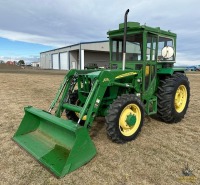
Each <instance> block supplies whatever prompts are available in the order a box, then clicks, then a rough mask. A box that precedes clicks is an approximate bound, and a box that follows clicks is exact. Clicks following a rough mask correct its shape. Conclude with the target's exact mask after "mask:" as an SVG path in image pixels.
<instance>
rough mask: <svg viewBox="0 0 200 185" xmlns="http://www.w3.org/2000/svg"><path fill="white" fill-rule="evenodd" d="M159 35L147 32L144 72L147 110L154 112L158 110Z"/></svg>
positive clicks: (144, 96)
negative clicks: (157, 65) (157, 68)
mask: <svg viewBox="0 0 200 185" xmlns="http://www.w3.org/2000/svg"><path fill="white" fill-rule="evenodd" d="M157 41H158V36H157V35H154V34H150V33H147V35H146V51H145V54H146V61H145V69H144V72H143V79H144V81H143V82H144V83H143V99H144V100H145V102H146V104H147V105H146V106H145V107H146V108H145V109H146V112H147V113H148V114H153V113H155V112H156V111H157V106H156V105H157V98H156V96H155V88H156V64H157V62H156V59H157V43H158V42H157Z"/></svg>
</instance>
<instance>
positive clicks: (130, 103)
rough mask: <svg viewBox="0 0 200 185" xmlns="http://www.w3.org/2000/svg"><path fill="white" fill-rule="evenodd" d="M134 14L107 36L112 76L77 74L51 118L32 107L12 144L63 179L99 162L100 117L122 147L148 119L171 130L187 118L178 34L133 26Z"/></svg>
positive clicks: (60, 93) (107, 73) (68, 81)
mask: <svg viewBox="0 0 200 185" xmlns="http://www.w3.org/2000/svg"><path fill="white" fill-rule="evenodd" d="M128 12H129V10H127V11H126V13H125V18H124V23H122V24H119V29H117V30H113V31H109V32H108V36H109V40H110V69H99V70H75V69H73V70H70V71H69V72H68V73H67V74H66V76H65V78H64V81H63V82H62V83H61V86H60V88H59V89H58V92H57V94H56V97H55V99H54V100H53V102H52V104H51V105H50V108H49V110H48V111H44V110H40V109H36V108H34V107H31V106H28V107H25V116H24V118H23V119H22V122H21V124H20V126H19V128H18V130H17V132H16V133H15V135H14V137H13V139H14V141H15V142H17V143H18V144H19V145H20V146H21V147H22V148H24V149H25V150H26V151H28V152H29V153H30V154H31V155H32V156H34V157H35V158H36V159H37V160H38V161H39V162H41V163H42V164H43V165H44V166H46V167H47V168H48V169H49V170H50V171H51V172H53V173H54V174H55V175H56V176H57V177H63V176H64V175H66V174H68V173H70V172H71V171H74V170H76V169H77V168H79V167H81V166H82V165H84V164H86V163H87V162H89V161H90V160H91V159H92V158H93V157H94V156H95V155H96V148H95V146H94V143H93V142H92V140H91V138H90V136H89V130H90V128H91V127H92V125H93V121H94V119H95V118H96V117H98V116H103V117H105V120H106V130H107V135H108V137H109V138H110V139H111V140H112V141H113V142H116V143H125V142H127V141H131V140H134V139H135V138H136V137H137V136H138V134H139V133H140V131H141V129H142V126H143V122H144V117H145V115H155V114H157V115H158V117H159V118H160V119H161V120H162V121H164V122H166V123H177V122H180V121H181V120H182V119H183V118H184V115H185V113H186V111H187V108H188V103H189V98H190V87H189V82H188V78H187V77H186V75H185V74H184V71H181V70H179V69H175V68H173V65H174V63H175V57H176V34H175V33H172V32H170V31H164V30H161V29H160V28H159V27H157V28H152V27H148V26H146V25H143V26H142V25H140V24H139V23H137V22H127V15H128ZM55 106H56V107H57V108H56V110H55V113H54V114H52V113H51V112H52V109H53V108H54V107H55ZM63 113H65V114H66V116H67V118H68V119H63V118H61V116H62V114H63Z"/></svg>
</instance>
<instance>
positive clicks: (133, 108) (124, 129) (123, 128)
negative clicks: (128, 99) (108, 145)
mask: <svg viewBox="0 0 200 185" xmlns="http://www.w3.org/2000/svg"><path fill="white" fill-rule="evenodd" d="M129 115H133V116H135V118H136V122H135V124H134V125H133V126H129V125H128V124H127V122H126V120H127V117H128V116H129ZM140 122H141V111H140V108H139V107H138V106H137V105H136V104H129V105H127V106H126V107H125V108H124V109H123V111H122V112H121V115H120V117H119V129H120V132H121V133H122V134H123V135H124V136H131V135H133V134H134V133H135V132H136V131H137V129H138V128H139V126H140Z"/></svg>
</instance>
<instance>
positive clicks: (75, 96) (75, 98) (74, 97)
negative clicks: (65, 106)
mask: <svg viewBox="0 0 200 185" xmlns="http://www.w3.org/2000/svg"><path fill="white" fill-rule="evenodd" d="M69 99H70V103H71V104H74V105H75V104H76V103H77V101H78V91H77V90H75V91H74V92H73V93H72V94H71V95H70V97H69ZM65 112H66V117H67V118H68V119H69V120H72V121H74V122H78V120H79V117H78V116H77V114H76V113H75V112H74V111H69V110H65ZM84 123H85V121H84V120H81V121H80V125H84Z"/></svg>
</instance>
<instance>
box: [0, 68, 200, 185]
mask: <svg viewBox="0 0 200 185" xmlns="http://www.w3.org/2000/svg"><path fill="white" fill-rule="evenodd" d="M44 73H45V72H44ZM63 77H64V73H61V74H57V73H49V72H48V73H45V75H44V74H43V73H42V72H41V71H40V72H39V73H36V72H34V73H30V72H26V73H21V72H20V73H11V72H7V73H4V72H1V71H0V100H1V102H0V112H1V119H0V141H1V147H0V184H16V185H18V184H20V185H23V184H24V185H27V184H73V185H75V184H94V185H96V184H97V185H98V184H99V185H104V184H109V185H110V184H113V185H129V184H130V185H131V184H136V185H139V184H142V185H143V184H152V185H153V184H156V185H160V184H161V185H163V184H166V185H169V184H200V135H199V133H200V125H199V124H200V101H199V97H200V96H199V95H200V93H199V89H200V73H198V74H196V73H195V74H194V73H191V74H188V78H189V80H190V86H191V100H190V104H189V109H188V112H187V114H186V116H185V118H184V119H183V120H182V121H181V123H178V124H172V125H170V124H165V123H162V122H160V121H157V120H155V119H153V118H149V117H146V118H145V123H144V126H143V128H142V132H141V134H140V135H139V137H138V138H137V139H136V140H135V141H132V142H128V143H126V144H123V145H120V144H115V143H112V142H111V141H110V140H109V139H108V138H107V136H106V130H105V126H104V122H105V120H104V119H103V118H101V119H97V120H96V122H95V124H94V127H93V128H92V132H93V134H92V140H93V141H94V143H95V145H96V148H97V151H98V153H97V155H96V157H94V158H93V159H92V160H91V161H90V162H89V163H88V164H86V165H84V166H82V167H81V168H79V169H78V170H76V171H74V172H72V173H70V174H68V175H66V176H65V177H64V178H62V179H57V178H55V177H54V176H53V175H52V174H51V173H49V172H48V171H47V170H46V169H45V168H43V167H42V166H41V165H40V164H39V163H38V162H37V161H36V160H34V159H33V158H32V157H31V156H30V155H28V154H27V153H26V152H25V151H24V150H22V149H21V148H19V146H18V145H16V143H14V142H13V141H12V140H11V138H12V136H13V135H14V133H15V131H16V130H17V128H18V126H19V124H20V122H21V120H22V118H23V115H24V112H23V108H24V106H27V105H32V106H34V107H37V108H40V109H46V110H47V109H48V107H49V105H50V103H51V101H52V100H53V98H54V95H55V93H56V92H57V89H58V86H59V84H60V82H61V81H62V80H63ZM186 164H188V166H189V168H190V169H191V170H192V173H193V175H194V176H195V178H187V177H183V174H182V169H183V168H185V166H186ZM194 176H193V177H194Z"/></svg>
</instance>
